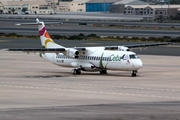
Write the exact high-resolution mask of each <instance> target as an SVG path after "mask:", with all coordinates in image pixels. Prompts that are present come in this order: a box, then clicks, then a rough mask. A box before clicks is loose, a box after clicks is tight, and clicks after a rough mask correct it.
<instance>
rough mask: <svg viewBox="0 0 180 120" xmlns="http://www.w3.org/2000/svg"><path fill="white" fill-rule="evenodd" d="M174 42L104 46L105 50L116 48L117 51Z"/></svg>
mask: <svg viewBox="0 0 180 120" xmlns="http://www.w3.org/2000/svg"><path fill="white" fill-rule="evenodd" d="M172 44H174V43H172V42H169V43H148V44H134V45H124V46H105V50H118V51H130V49H131V50H132V49H141V48H147V47H153V46H163V45H172Z"/></svg>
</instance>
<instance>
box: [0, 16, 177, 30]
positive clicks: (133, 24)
mask: <svg viewBox="0 0 180 120" xmlns="http://www.w3.org/2000/svg"><path fill="white" fill-rule="evenodd" d="M34 21H35V19H5V18H4V19H3V18H0V22H1V23H6V24H9V23H27V22H34ZM43 21H44V22H52V21H53V22H63V23H64V24H72V25H79V23H87V25H94V24H96V25H122V26H142V27H155V26H156V25H157V27H162V28H170V27H175V28H180V25H179V23H153V22H152V23H151V22H120V21H117V22H112V21H82V20H69V21H66V20H43Z"/></svg>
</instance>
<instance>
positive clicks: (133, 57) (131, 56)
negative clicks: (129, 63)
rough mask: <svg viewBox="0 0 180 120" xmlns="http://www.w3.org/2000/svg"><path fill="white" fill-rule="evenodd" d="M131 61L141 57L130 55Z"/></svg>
mask: <svg viewBox="0 0 180 120" xmlns="http://www.w3.org/2000/svg"><path fill="white" fill-rule="evenodd" d="M129 58H130V59H138V58H139V57H138V56H137V55H136V54H132V55H129Z"/></svg>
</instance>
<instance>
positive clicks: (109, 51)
mask: <svg viewBox="0 0 180 120" xmlns="http://www.w3.org/2000/svg"><path fill="white" fill-rule="evenodd" d="M58 23H59V22H58ZM47 24H53V23H52V22H51V23H47ZM56 24H57V22H56ZM60 24H61V23H60ZM16 25H38V29H39V35H40V39H41V44H42V47H43V48H11V49H3V50H6V51H23V52H27V53H38V54H39V55H40V57H42V58H45V59H46V60H48V61H50V62H52V63H54V64H55V65H58V66H62V67H70V68H73V69H72V71H73V74H74V75H76V74H81V71H90V72H95V71H99V72H100V74H107V70H116V71H131V76H132V77H135V76H136V73H137V71H138V70H139V69H140V68H142V66H143V63H142V61H141V59H140V58H139V57H138V56H137V55H136V53H134V52H132V51H130V50H131V49H137V48H138V49H141V48H147V47H150V46H161V45H170V44H173V43H150V44H139V45H126V46H103V47H74V48H66V47H64V46H61V45H58V44H56V43H55V42H54V41H53V40H52V39H51V37H50V36H49V34H48V32H47V30H46V28H45V24H44V22H40V21H39V19H38V18H36V23H22V24H16Z"/></svg>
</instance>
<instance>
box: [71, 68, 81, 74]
mask: <svg viewBox="0 0 180 120" xmlns="http://www.w3.org/2000/svg"><path fill="white" fill-rule="evenodd" d="M80 74H81V70H80V69H74V71H73V75H80Z"/></svg>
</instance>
